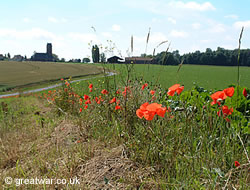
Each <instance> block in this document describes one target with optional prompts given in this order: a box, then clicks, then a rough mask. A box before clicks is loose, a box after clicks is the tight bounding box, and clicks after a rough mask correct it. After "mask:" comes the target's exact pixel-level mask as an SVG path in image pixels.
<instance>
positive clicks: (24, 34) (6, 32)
mask: <svg viewBox="0 0 250 190" xmlns="http://www.w3.org/2000/svg"><path fill="white" fill-rule="evenodd" d="M0 36H1V37H9V38H15V39H18V40H19V39H46V40H52V39H56V38H57V37H56V35H54V34H53V33H51V32H49V31H47V30H43V29H41V28H32V29H31V30H18V31H17V30H16V29H0Z"/></svg>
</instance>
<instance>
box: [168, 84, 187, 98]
mask: <svg viewBox="0 0 250 190" xmlns="http://www.w3.org/2000/svg"><path fill="white" fill-rule="evenodd" d="M183 90H184V86H180V84H175V85H173V86H171V87H170V88H169V89H168V92H167V94H168V95H169V96H174V93H175V92H177V94H178V95H179V94H180V93H181V92H182V91H183Z"/></svg>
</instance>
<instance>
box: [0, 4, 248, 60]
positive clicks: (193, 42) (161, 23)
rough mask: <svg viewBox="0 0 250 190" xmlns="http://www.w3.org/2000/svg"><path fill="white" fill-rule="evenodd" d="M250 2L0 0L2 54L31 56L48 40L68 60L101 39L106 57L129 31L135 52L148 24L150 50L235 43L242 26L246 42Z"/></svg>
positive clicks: (120, 48)
mask: <svg viewBox="0 0 250 190" xmlns="http://www.w3.org/2000/svg"><path fill="white" fill-rule="evenodd" d="M249 7H250V1H249V0H240V1H236V0H220V1H218V0H217V1H216V0H210V1H203V0H193V1H191V0H190V1H188V0H105V1H101V0H8V1H1V2H0V9H1V11H0V54H6V53H8V52H9V53H10V54H11V55H12V56H13V55H16V54H21V55H27V56H28V57H30V56H31V55H32V54H33V52H34V51H36V52H45V48H46V43H47V42H51V43H52V45H53V52H54V53H55V54H57V55H58V56H59V58H66V59H67V60H68V59H71V58H81V59H82V58H83V57H87V56H91V50H90V46H91V44H98V45H100V46H101V47H102V51H105V52H106V54H107V57H109V56H112V55H118V54H121V55H122V56H123V57H126V56H128V54H129V53H128V52H130V39H131V35H133V38H134V52H133V55H134V56H136V55H140V54H142V53H145V45H146V37H147V33H148V30H149V28H151V34H150V38H149V44H148V49H147V53H148V54H152V52H153V49H154V48H155V47H156V46H157V45H158V44H159V43H160V42H162V41H165V40H168V41H169V42H171V46H170V50H171V51H173V50H176V49H178V50H179V51H180V53H181V54H182V53H187V52H193V51H196V50H200V51H205V49H206V48H207V47H208V48H211V49H213V50H214V49H216V48H217V47H218V46H219V47H224V48H227V49H235V48H237V46H238V37H239V33H240V30H241V27H242V26H244V27H245V30H244V34H243V39H242V48H250V15H249V13H248V12H249V10H248V9H249ZM92 27H94V28H95V31H94V29H93V28H92ZM107 40H111V42H110V41H107ZM167 46H168V44H164V45H162V46H160V47H159V48H157V49H156V52H161V51H164V50H166V48H167ZM105 47H108V49H109V51H108V50H107V49H105ZM112 47H114V49H113V50H111V49H112Z"/></svg>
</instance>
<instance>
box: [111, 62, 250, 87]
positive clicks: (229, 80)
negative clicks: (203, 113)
mask: <svg viewBox="0 0 250 190" xmlns="http://www.w3.org/2000/svg"><path fill="white" fill-rule="evenodd" d="M107 67H108V68H111V69H112V68H113V67H115V69H116V70H118V71H119V72H120V73H121V74H122V76H121V77H123V78H124V77H125V76H126V73H127V72H126V66H125V65H121V64H119V65H118V64H116V65H108V66H107ZM133 68H134V69H132V71H133V72H132V74H131V77H136V78H143V79H144V80H145V81H148V82H152V83H153V84H155V83H158V84H161V85H162V87H164V88H168V87H169V86H172V85H173V84H175V83H180V84H183V85H185V89H190V88H191V87H192V86H194V83H196V84H197V85H198V86H201V87H204V88H205V89H222V88H226V87H227V86H228V85H231V84H236V83H237V67H222V66H201V65H183V66H182V67H181V68H180V71H179V73H177V71H178V68H179V67H178V66H162V65H134V67H133ZM240 85H241V86H245V87H248V88H249V87H250V67H240Z"/></svg>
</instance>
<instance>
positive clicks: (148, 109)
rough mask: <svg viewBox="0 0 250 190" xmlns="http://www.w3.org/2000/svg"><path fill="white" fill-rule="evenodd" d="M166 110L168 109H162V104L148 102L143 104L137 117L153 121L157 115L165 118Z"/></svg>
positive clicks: (137, 112)
mask: <svg viewBox="0 0 250 190" xmlns="http://www.w3.org/2000/svg"><path fill="white" fill-rule="evenodd" d="M166 110H167V109H166V108H164V107H162V106H161V104H157V103H152V104H148V102H146V103H144V104H142V105H141V106H140V109H138V110H137V111H136V115H137V116H138V117H139V118H140V119H142V118H143V117H144V118H145V119H146V120H149V121H151V120H152V119H153V118H154V116H155V114H157V115H159V116H160V117H164V115H165V113H166Z"/></svg>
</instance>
